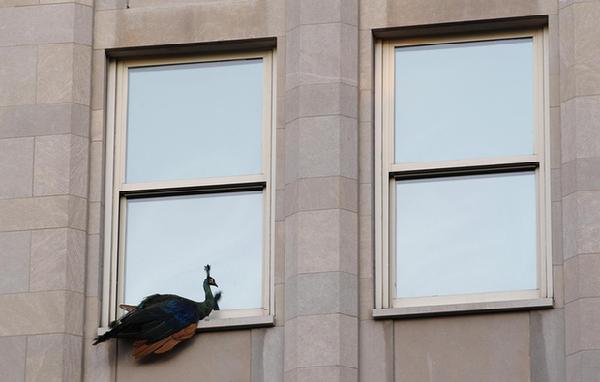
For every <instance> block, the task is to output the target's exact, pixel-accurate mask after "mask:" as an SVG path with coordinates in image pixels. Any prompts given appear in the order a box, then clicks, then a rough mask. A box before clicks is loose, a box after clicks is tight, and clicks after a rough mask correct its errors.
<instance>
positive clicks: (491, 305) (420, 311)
mask: <svg viewBox="0 0 600 382" xmlns="http://www.w3.org/2000/svg"><path fill="white" fill-rule="evenodd" d="M552 306H553V299H552V298H538V299H529V300H510V301H494V302H472V303H464V304H446V305H430V306H414V307H406V308H389V309H373V312H372V314H373V318H374V319H390V318H413V317H427V316H442V315H457V314H469V313H485V312H498V311H510V310H531V309H547V308H552Z"/></svg>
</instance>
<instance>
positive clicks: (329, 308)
mask: <svg viewBox="0 0 600 382" xmlns="http://www.w3.org/2000/svg"><path fill="white" fill-rule="evenodd" d="M288 284H289V285H288ZM293 284H295V285H293ZM286 285H287V287H288V288H289V287H290V286H292V288H289V289H291V290H290V293H288V294H287V295H286V302H287V305H286V317H287V318H288V319H290V318H293V317H294V316H295V315H298V316H308V315H318V314H330V313H341V314H346V315H349V316H356V315H357V314H358V311H357V310H358V308H357V298H356V297H357V295H358V280H357V277H356V276H355V275H351V274H348V273H345V272H320V273H304V274H299V275H297V276H295V277H293V278H291V279H288V280H287V282H286ZM294 289H295V293H294V292H293V290H294Z"/></svg>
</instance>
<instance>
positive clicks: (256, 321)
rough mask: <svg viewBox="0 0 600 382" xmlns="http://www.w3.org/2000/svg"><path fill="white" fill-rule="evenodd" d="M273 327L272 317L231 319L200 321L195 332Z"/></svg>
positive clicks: (102, 332)
mask: <svg viewBox="0 0 600 382" xmlns="http://www.w3.org/2000/svg"><path fill="white" fill-rule="evenodd" d="M274 325H275V317H274V316H254V317H233V318H217V319H212V320H202V321H200V322H198V327H197V329H196V332H209V331H218V330H234V329H247V328H262V327H267V326H274ZM107 331H108V327H105V326H104V327H101V328H98V335H99V336H100V335H102V334H104V333H106V332H107Z"/></svg>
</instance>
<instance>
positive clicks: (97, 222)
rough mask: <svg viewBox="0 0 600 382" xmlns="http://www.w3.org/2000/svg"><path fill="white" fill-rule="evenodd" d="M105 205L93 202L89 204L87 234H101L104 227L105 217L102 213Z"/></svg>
mask: <svg viewBox="0 0 600 382" xmlns="http://www.w3.org/2000/svg"><path fill="white" fill-rule="evenodd" d="M102 207H103V205H102V203H100V202H91V203H89V210H88V212H89V215H88V223H87V228H88V230H87V232H88V233H89V234H99V233H100V227H102V224H103V223H102V222H103V216H102V213H103V212H104V209H103V208H102Z"/></svg>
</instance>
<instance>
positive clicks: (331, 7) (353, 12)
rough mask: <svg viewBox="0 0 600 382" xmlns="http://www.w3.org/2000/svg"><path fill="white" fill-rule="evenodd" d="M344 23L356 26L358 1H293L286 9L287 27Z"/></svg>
mask: <svg viewBox="0 0 600 382" xmlns="http://www.w3.org/2000/svg"><path fill="white" fill-rule="evenodd" d="M334 23H344V24H349V25H354V26H356V25H358V1H357V0H352V1H344V0H334V1H328V2H322V1H318V0H302V1H293V2H291V3H289V5H288V7H287V27H288V29H292V28H296V27H298V26H301V25H306V24H334Z"/></svg>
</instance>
